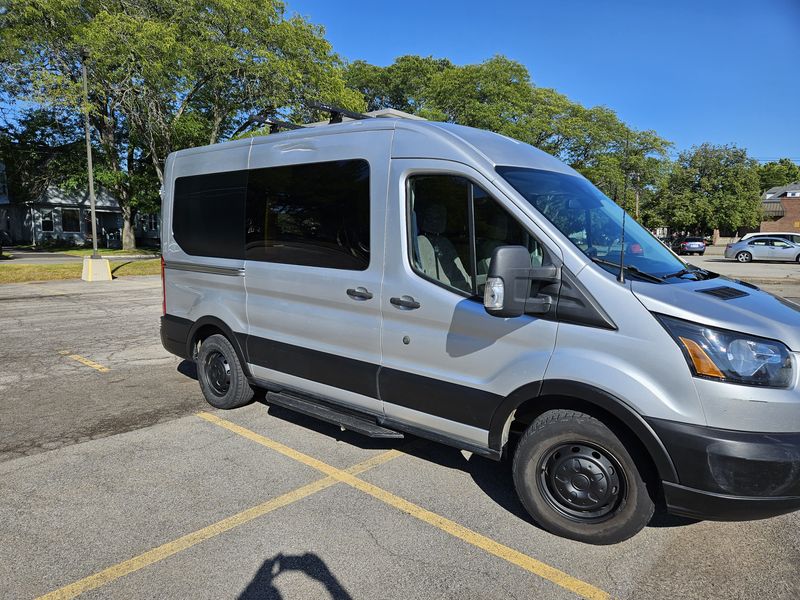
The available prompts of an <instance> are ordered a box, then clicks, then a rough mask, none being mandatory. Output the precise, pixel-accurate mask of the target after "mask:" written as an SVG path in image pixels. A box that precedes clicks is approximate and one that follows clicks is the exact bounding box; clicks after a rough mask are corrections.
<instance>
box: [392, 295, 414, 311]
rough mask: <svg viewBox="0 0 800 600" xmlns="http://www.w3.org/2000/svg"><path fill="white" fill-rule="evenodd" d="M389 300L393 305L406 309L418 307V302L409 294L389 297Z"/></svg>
mask: <svg viewBox="0 0 800 600" xmlns="http://www.w3.org/2000/svg"><path fill="white" fill-rule="evenodd" d="M389 302H391V303H392V305H393V306H396V307H397V308H403V309H406V310H414V309H415V308H419V302H417V301H416V300H414V298H412V297H411V296H401V297H399V298H396V297H395V298H389Z"/></svg>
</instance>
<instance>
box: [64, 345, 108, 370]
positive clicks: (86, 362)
mask: <svg viewBox="0 0 800 600" xmlns="http://www.w3.org/2000/svg"><path fill="white" fill-rule="evenodd" d="M59 354H60V355H61V356H66V357H67V358H71V359H72V360H76V361H78V362H79V363H81V364H82V365H86V366H87V367H91V368H92V369H95V370H96V371H100V372H101V373H108V372H109V371H110V370H111V369H109V368H108V367H104V366H103V365H101V364H100V363H96V362H94V361H93V360H89V359H88V358H86V357H85V356H81V355H80V354H70V351H69V350H61V351H59Z"/></svg>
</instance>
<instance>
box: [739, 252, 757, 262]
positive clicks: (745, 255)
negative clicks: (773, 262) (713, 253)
mask: <svg viewBox="0 0 800 600" xmlns="http://www.w3.org/2000/svg"><path fill="white" fill-rule="evenodd" d="M736 260H738V261H739V262H740V263H749V262H752V261H753V255H752V254H750V253H749V252H745V251H742V252H738V253H737V254H736Z"/></svg>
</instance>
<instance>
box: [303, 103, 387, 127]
mask: <svg viewBox="0 0 800 600" xmlns="http://www.w3.org/2000/svg"><path fill="white" fill-rule="evenodd" d="M308 106H309V107H310V108H316V109H317V110H321V111H322V112H326V113H330V115H331V118H330V120H329V121H328V122H329V123H341V122H342V117H347V118H349V119H355V120H357V121H361V120H363V119H373V118H374V117H373V116H372V115H365V114H363V113H357V112H353V111H352V110H347V109H346V108H341V107H339V106H334V105H333V104H327V103H325V102H309V103H308Z"/></svg>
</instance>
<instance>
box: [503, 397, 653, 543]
mask: <svg viewBox="0 0 800 600" xmlns="http://www.w3.org/2000/svg"><path fill="white" fill-rule="evenodd" d="M640 462H641V461H640ZM513 472H514V485H515V487H516V490H517V494H518V495H519V498H520V500H521V501H522V504H523V505H524V506H525V508H526V509H527V511H528V512H529V513H530V515H531V516H532V517H533V519H534V520H535V521H536V522H537V523H538V524H539V525H540V526H542V527H543V528H544V529H546V530H547V531H549V532H551V533H554V534H556V535H560V536H563V537H567V538H570V539H573V540H578V541H581V542H586V543H589V544H614V543H617V542H621V541H623V540H626V539H628V538H630V537H632V536H634V535H635V534H636V533H638V532H639V531H641V529H642V528H643V527H644V526H645V525H647V523H648V522H649V521H650V518H651V517H652V516H653V511H654V510H655V504H654V502H653V499H652V498H651V496H650V493H649V491H648V489H647V485H646V483H645V479H644V477H643V475H642V471H641V467H640V465H637V463H636V462H635V461H634V459H633V458H632V456H631V454H630V452H629V451H628V449H627V448H626V447H625V445H624V444H623V443H622V442H621V441H620V439H619V438H618V437H617V436H616V435H615V434H614V433H613V432H612V431H611V430H610V429H609V428H608V427H607V426H606V425H605V424H603V423H602V422H600V421H598V420H597V419H595V418H594V417H591V416H589V415H587V414H584V413H580V412H576V411H571V410H551V411H548V412H546V413H544V414H543V415H541V416H539V417H538V418H537V419H536V420H535V421H534V422H533V423H532V424H531V425H530V426H529V427H528V429H527V430H526V431H525V434H524V435H523V436H522V439H521V440H520V442H519V445H518V447H517V451H516V453H515V455H514V464H513Z"/></svg>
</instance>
